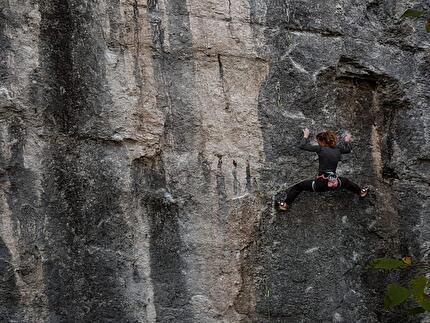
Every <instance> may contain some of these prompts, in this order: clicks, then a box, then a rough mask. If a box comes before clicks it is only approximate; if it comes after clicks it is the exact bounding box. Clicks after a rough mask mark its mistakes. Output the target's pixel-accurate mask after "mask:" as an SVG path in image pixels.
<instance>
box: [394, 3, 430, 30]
mask: <svg viewBox="0 0 430 323" xmlns="http://www.w3.org/2000/svg"><path fill="white" fill-rule="evenodd" d="M425 16H426V13H425V12H424V11H421V10H415V9H407V10H406V11H405V12H404V13H403V15H402V16H401V18H422V17H425ZM425 29H426V31H427V32H428V33H430V17H428V16H427V21H426V26H425Z"/></svg>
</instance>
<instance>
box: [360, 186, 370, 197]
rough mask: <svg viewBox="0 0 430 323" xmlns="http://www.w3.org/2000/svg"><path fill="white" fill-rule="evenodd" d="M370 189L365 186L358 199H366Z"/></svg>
mask: <svg viewBox="0 0 430 323" xmlns="http://www.w3.org/2000/svg"><path fill="white" fill-rule="evenodd" d="M369 191H370V187H368V186H365V187H363V188H362V189H361V190H360V197H366V196H367V195H368V194H369Z"/></svg>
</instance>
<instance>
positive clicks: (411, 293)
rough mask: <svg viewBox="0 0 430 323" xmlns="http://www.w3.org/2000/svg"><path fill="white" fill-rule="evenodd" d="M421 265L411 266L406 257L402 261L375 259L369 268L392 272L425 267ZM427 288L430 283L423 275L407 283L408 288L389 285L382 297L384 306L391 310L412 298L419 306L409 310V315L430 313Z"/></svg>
mask: <svg viewBox="0 0 430 323" xmlns="http://www.w3.org/2000/svg"><path fill="white" fill-rule="evenodd" d="M423 265H425V263H420V262H417V263H415V264H412V258H411V257H409V256H406V257H403V258H402V259H393V258H376V259H374V260H373V261H372V262H371V264H370V267H371V268H373V269H384V270H393V269H405V268H407V269H411V268H420V267H425V266H423ZM427 288H430V281H429V280H428V279H427V277H426V276H424V275H418V276H415V277H414V278H413V279H411V281H410V282H409V284H408V287H405V286H402V285H400V284H399V283H392V284H389V285H388V286H387V291H386V293H385V297H384V306H385V308H386V309H393V308H394V307H395V306H398V305H400V304H403V303H405V302H406V301H407V300H408V299H410V298H413V299H414V300H415V302H416V303H417V305H419V306H417V307H414V308H411V309H409V310H408V312H409V314H410V315H418V314H421V313H425V312H430V296H429V295H427V293H426V292H427Z"/></svg>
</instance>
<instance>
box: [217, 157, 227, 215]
mask: <svg viewBox="0 0 430 323" xmlns="http://www.w3.org/2000/svg"><path fill="white" fill-rule="evenodd" d="M216 190H217V194H218V207H219V211H220V212H219V214H220V215H221V216H222V221H225V220H226V219H227V216H228V201H227V192H226V188H225V177H224V173H223V170H222V156H221V155H219V156H218V166H217V173H216Z"/></svg>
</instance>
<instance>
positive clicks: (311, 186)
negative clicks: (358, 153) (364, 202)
mask: <svg viewBox="0 0 430 323" xmlns="http://www.w3.org/2000/svg"><path fill="white" fill-rule="evenodd" d="M316 138H317V142H318V145H311V144H310V143H309V129H308V128H305V129H303V139H302V142H301V144H300V148H301V149H303V150H307V151H311V152H316V153H317V154H318V157H319V170H318V176H316V177H315V179H309V180H306V181H303V182H300V183H298V184H296V185H294V186H293V187H291V188H290V189H289V190H288V193H287V198H286V199H285V201H283V202H280V203H279V209H280V210H283V211H286V210H288V207H289V206H290V205H291V204H292V203H293V201H294V200H295V199H296V198H297V196H298V195H299V194H300V193H301V192H302V191H309V192H326V191H332V190H337V189H339V188H345V189H347V190H349V191H351V192H353V193H355V194H357V195H359V196H360V197H366V196H367V194H368V193H369V187H363V188H360V187H359V186H358V185H357V184H355V183H353V182H352V181H350V180H349V179H347V178H346V177H338V176H337V175H336V168H337V163H338V162H339V160H340V157H341V154H348V153H350V152H351V145H350V140H351V136H350V135H346V136H345V137H344V143H343V145H339V146H337V145H336V133H334V132H333V131H325V132H320V133H319V134H317V137H316Z"/></svg>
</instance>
